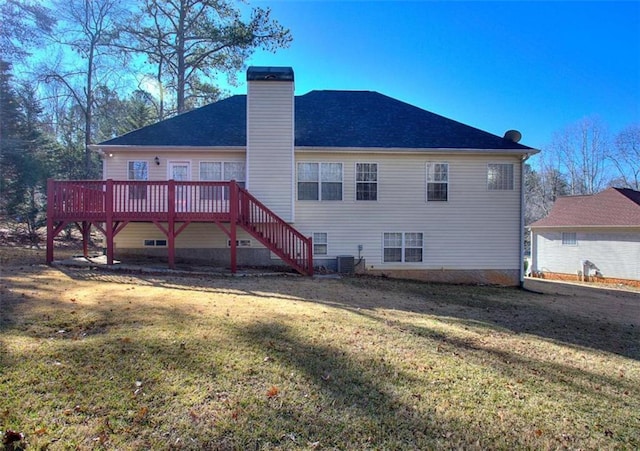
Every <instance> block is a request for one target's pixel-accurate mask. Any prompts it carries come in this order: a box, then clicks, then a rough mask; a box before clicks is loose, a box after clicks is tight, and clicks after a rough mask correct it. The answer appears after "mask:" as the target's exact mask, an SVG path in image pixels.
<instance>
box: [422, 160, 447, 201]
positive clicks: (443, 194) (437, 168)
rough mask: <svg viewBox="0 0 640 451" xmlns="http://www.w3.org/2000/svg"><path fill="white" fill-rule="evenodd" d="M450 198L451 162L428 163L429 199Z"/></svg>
mask: <svg viewBox="0 0 640 451" xmlns="http://www.w3.org/2000/svg"><path fill="white" fill-rule="evenodd" d="M448 200H449V163H427V201H428V202H431V201H440V202H446V201H448Z"/></svg>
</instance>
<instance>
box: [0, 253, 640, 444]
mask: <svg viewBox="0 0 640 451" xmlns="http://www.w3.org/2000/svg"><path fill="white" fill-rule="evenodd" d="M56 255H57V254H56ZM43 261H44V256H43V253H42V252H41V251H19V250H17V249H16V248H6V247H5V248H0V262H1V264H2V282H1V284H0V285H1V286H0V290H1V291H0V299H1V303H2V305H1V310H0V393H2V397H1V398H0V431H3V433H4V432H5V431H7V430H11V431H15V432H20V433H23V434H24V436H25V438H24V440H22V441H20V442H16V445H17V448H21V447H22V448H24V447H26V448H28V449H45V448H46V449H49V450H56V449H119V450H127V449H452V448H455V449H638V448H640V434H639V432H638V431H639V430H640V293H637V292H636V293H630V292H624V291H616V290H602V289H595V288H585V287H579V286H566V285H559V284H550V283H544V282H538V283H537V285H535V288H536V289H537V290H539V291H540V292H539V293H535V292H530V291H523V290H519V289H514V288H497V287H467V286H447V285H436V284H425V283H415V282H407V281H397V280H389V279H374V278H364V277H349V278H343V279H333V278H316V279H312V278H304V277H292V276H276V277H244V278H238V277H236V278H233V277H220V276H219V277H211V276H202V275H198V276H194V275H191V276H189V275H175V274H147V273H133V272H130V273H124V272H108V271H103V270H96V269H87V268H84V269H80V268H75V269H74V268H63V267H47V266H45V265H43V264H41V263H42V262H43Z"/></svg>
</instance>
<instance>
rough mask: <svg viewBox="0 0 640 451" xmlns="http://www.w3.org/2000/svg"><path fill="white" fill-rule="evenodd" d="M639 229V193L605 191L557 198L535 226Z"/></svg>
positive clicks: (629, 190) (620, 190)
mask: <svg viewBox="0 0 640 451" xmlns="http://www.w3.org/2000/svg"><path fill="white" fill-rule="evenodd" d="M595 226H604V227H610V226H613V227H621V226H631V227H640V191H634V190H632V189H628V188H609V189H606V190H604V191H602V192H600V193H598V194H594V195H591V196H566V197H559V198H558V199H557V200H556V202H555V204H553V208H551V212H549V215H548V216H547V217H546V218H542V219H540V220H539V221H536V222H534V223H533V224H531V227H532V228H536V227H595Z"/></svg>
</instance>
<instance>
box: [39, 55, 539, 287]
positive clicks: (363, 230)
mask: <svg viewBox="0 0 640 451" xmlns="http://www.w3.org/2000/svg"><path fill="white" fill-rule="evenodd" d="M247 85H248V90H247V95H246V96H245V95H235V96H232V97H230V98H227V99H224V100H221V101H219V102H215V103H213V104H210V105H207V106H204V107H202V108H198V109H195V110H193V111H189V112H187V113H184V114H181V115H178V116H176V117H173V118H170V119H167V120H164V121H161V122H159V123H157V124H154V125H150V126H147V127H144V128H142V129H139V130H136V131H133V132H131V133H128V134H125V135H123V136H120V137H117V138H114V139H111V140H109V141H106V142H103V143H100V144H97V145H94V146H92V148H93V149H94V150H95V151H97V152H99V153H100V155H101V156H102V158H103V161H104V165H103V168H104V181H102V182H101V183H102V184H101V185H100V186H94V187H93V189H92V191H91V192H88V191H86V189H87V188H88V185H87V184H86V183H84V184H82V183H80V184H78V183H76V184H75V185H73V186H69V185H68V184H67V185H65V184H64V183H63V182H52V186H51V187H50V189H52V190H53V191H54V192H53V193H52V194H51V195H50V196H51V197H50V199H54V202H53V206H52V207H51V208H52V211H51V215H50V216H51V219H50V224H49V230H50V235H53V236H55V234H56V231H57V230H58V229H59V228H60V227H61V225H62V224H63V223H65V222H66V223H69V222H70V221H72V220H73V221H75V222H76V223H78V224H79V225H80V226H81V227H82V228H83V229H84V228H87V227H91V225H94V226H96V227H98V228H100V227H102V228H101V230H103V232H104V233H105V235H106V236H107V242H108V246H107V247H108V250H107V251H108V257H109V258H110V259H112V258H113V255H117V256H118V257H119V258H121V259H122V258H126V257H127V256H129V255H135V254H144V255H155V256H158V257H162V258H168V260H169V264H170V265H172V264H173V262H174V259H189V260H200V261H204V262H207V263H208V264H221V265H226V264H227V263H228V262H229V261H231V267H232V269H233V270H234V269H235V267H236V264H239V265H253V266H261V265H275V264H283V263H285V264H289V265H291V266H292V267H294V268H296V269H298V270H299V271H300V272H303V273H306V274H308V273H310V272H311V271H313V268H314V267H315V268H327V269H330V270H340V271H350V270H352V269H353V268H354V267H355V268H356V269H357V270H359V271H366V272H368V273H372V274H384V275H387V276H390V277H408V278H416V279H421V280H434V281H446V282H463V283H496V284H504V285H517V284H518V283H519V282H520V281H521V280H522V277H523V274H522V261H523V258H522V254H523V252H522V243H523V233H524V232H523V230H524V224H523V216H522V211H523V191H522V173H523V172H522V169H523V165H524V161H525V160H526V159H527V157H528V156H530V155H532V154H534V153H536V152H538V151H537V150H535V149H532V148H530V147H527V146H524V145H522V144H519V143H518V142H517V141H518V140H519V138H520V134H519V133H518V132H517V131H510V132H508V133H507V134H506V135H505V137H499V136H496V135H492V134H490V133H487V132H484V131H482V130H478V129H476V128H473V127H470V126H467V125H464V124H461V123H459V122H456V121H454V120H451V119H447V118H445V117H442V116H439V115H437V114H434V113H431V112H428V111H425V110H423V109H420V108H417V107H415V106H412V105H410V104H407V103H404V102H401V101H399V100H396V99H393V98H390V97H387V96H385V95H382V94H379V93H377V92H370V91H312V92H309V93H307V94H304V95H300V96H296V95H294V73H293V70H292V69H291V68H287V67H250V68H249V69H248V71H247ZM92 193H93V194H92ZM103 193H106V195H105V196H106V198H105V199H106V200H105V199H103V197H102V196H103ZM96 196H97V198H96V199H94V200H93V201H92V202H93V203H94V204H95V206H93V207H90V208H88V207H86V205H87V202H88V200H84V199H85V198H86V199H93V198H94V197H96ZM78 203H79V204H82V205H84V207H82V208H84V213H83V216H82V217H81V218H80V217H78V216H77V215H78V211H76V210H77V208H76V207H70V206H71V205H76V204H78ZM152 204H153V205H152ZM249 204H250V205H249ZM105 209H107V210H109V209H112V210H113V212H112V213H109V214H108V218H107V219H108V220H109V221H111V222H109V223H108V224H107V223H106V222H100V221H103V220H104V218H105V213H104V211H103V210H105ZM88 210H91V211H88ZM94 210H95V212H94ZM258 210H259V212H258ZM94 213H95V214H94ZM158 214H159V215H160V216H154V215H158ZM264 215H268V216H269V219H265V217H266V216H264ZM72 218H73V219H72ZM260 218H262V219H260ZM101 224H102V225H101ZM104 224H107V225H104ZM269 224H270V225H269ZM276 229H277V230H276ZM285 235H286V236H285ZM50 239H51V240H53V238H50ZM276 241H277V243H276ZM51 242H52V241H51ZM285 248H286V249H285ZM49 258H51V259H52V258H53V256H52V254H51V255H50V256H48V259H49ZM296 264H297V265H298V266H296Z"/></svg>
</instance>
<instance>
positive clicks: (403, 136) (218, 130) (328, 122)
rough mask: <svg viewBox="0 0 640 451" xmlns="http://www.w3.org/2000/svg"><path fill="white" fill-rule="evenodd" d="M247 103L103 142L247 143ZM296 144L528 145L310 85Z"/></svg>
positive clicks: (299, 109) (214, 107) (375, 96)
mask: <svg viewBox="0 0 640 451" xmlns="http://www.w3.org/2000/svg"><path fill="white" fill-rule="evenodd" d="M246 104H247V102H246V96H245V95H236V96H233V97H229V98H227V99H224V100H221V101H219V102H215V103H212V104H210V105H206V106H204V107H201V108H198V109H195V110H192V111H189V112H187V113H183V114H180V115H178V116H175V117H172V118H169V119H166V120H164V121H161V122H158V123H156V124H153V125H149V126H147V127H143V128H141V129H139V130H135V131H133V132H130V133H127V134H125V135H122V136H119V137H117V138H114V139H111V140H108V141H105V142H103V143H101V144H102V145H126V146H136V145H140V146H195V147H212V146H245V145H246V140H247V139H246ZM295 146H296V147H334V148H354V147H355V148H399V149H402V148H408V149H421V148H426V149H439V148H443V149H481V150H482V149H486V150H492V149H498V150H508V149H515V150H525V151H526V150H528V149H531V148H530V147H527V146H524V145H522V144H518V143H514V142H511V141H509V140H505V139H503V138H502V137H499V136H496V135H493V134H491V133H487V132H485V131H482V130H479V129H477V128H474V127H470V126H468V125H465V124H462V123H460V122H457V121H454V120H451V119H447V118H445V117H443V116H440V115H437V114H434V113H431V112H429V111H426V110H423V109H421V108H418V107H416V106H413V105H410V104H408V103H405V102H401V101H399V100H396V99H393V98H391V97H388V96H385V95H382V94H379V93H377V92H371V91H311V92H309V93H308V94H305V95H302V96H296V98H295Z"/></svg>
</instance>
